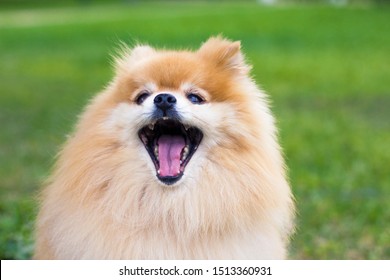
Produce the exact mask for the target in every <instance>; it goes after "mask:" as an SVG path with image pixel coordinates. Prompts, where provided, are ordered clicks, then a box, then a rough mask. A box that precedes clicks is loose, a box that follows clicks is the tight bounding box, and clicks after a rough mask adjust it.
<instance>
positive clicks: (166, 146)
mask: <svg viewBox="0 0 390 280" xmlns="http://www.w3.org/2000/svg"><path fill="white" fill-rule="evenodd" d="M184 146H185V141H184V138H183V137H181V136H178V135H162V136H161V137H160V138H159V139H158V158H159V160H160V170H159V171H160V173H159V175H160V176H163V177H165V176H177V175H178V174H179V173H180V154H181V151H182V150H183V148H184Z"/></svg>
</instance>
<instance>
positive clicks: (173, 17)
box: [0, 3, 390, 259]
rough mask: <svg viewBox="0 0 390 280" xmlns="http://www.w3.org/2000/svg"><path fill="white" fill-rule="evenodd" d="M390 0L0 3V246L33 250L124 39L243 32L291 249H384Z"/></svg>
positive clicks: (373, 253)
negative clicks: (287, 192)
mask: <svg viewBox="0 0 390 280" xmlns="http://www.w3.org/2000/svg"><path fill="white" fill-rule="evenodd" d="M389 18H390V10H389V8H386V7H382V8H381V9H379V8H375V7H366V8H364V7H346V8H339V9H337V8H331V7H325V6H311V7H310V6H301V7H293V6H289V7H287V6H286V7H272V8H271V7H263V6H259V5H256V4H248V3H247V4H241V5H239V4H220V5H217V4H189V3H187V4H165V5H163V4H137V5H135V4H134V5H112V6H81V7H67V8H60V7H56V8H51V9H49V8H39V9H38V8H36V9H32V10H12V9H7V10H4V11H0V123H1V133H0V178H1V179H0V188H1V189H0V230H1V232H0V257H1V258H17V259H23V258H29V257H30V256H31V252H32V248H33V246H32V228H33V224H34V217H35V214H36V210H37V204H36V201H35V197H36V194H37V191H38V189H39V187H40V185H41V183H42V181H43V180H44V178H45V177H46V176H47V175H48V174H49V171H50V167H51V165H52V164H53V158H54V156H55V154H56V152H57V151H58V149H59V147H60V145H61V143H63V141H64V140H65V137H66V134H68V133H69V132H70V131H71V129H72V126H73V124H74V122H75V121H76V118H77V115H78V114H79V113H80V111H81V110H82V108H83V106H84V105H85V104H86V102H87V100H88V99H89V98H90V97H91V96H92V95H93V94H94V93H96V92H97V91H99V90H100V89H102V88H103V87H104V85H106V84H107V83H108V81H109V80H110V78H111V77H112V70H111V65H110V63H111V59H110V54H112V53H113V52H114V51H115V49H116V47H117V46H118V42H119V41H125V42H128V43H134V42H137V41H141V42H148V43H150V44H153V45H155V46H158V47H183V48H197V47H198V46H199V44H200V43H201V42H202V41H204V40H205V39H206V38H207V37H208V36H210V35H215V34H220V33H222V34H224V35H225V36H227V37H229V38H231V39H235V40H241V41H242V45H243V49H244V52H245V53H246V54H247V57H248V60H249V61H250V62H251V63H252V64H253V65H254V69H253V75H254V77H255V78H256V80H257V81H258V82H259V83H260V84H261V85H262V87H263V88H264V89H266V90H267V91H268V92H269V93H270V96H271V99H272V104H273V111H274V113H275V115H276V117H277V120H278V124H279V127H280V138H281V143H282V145H283V147H284V152H285V155H286V158H287V163H288V166H289V169H290V178H291V185H292V187H293V191H294V194H295V196H296V200H297V207H298V213H299V215H298V219H297V232H296V235H295V236H294V239H293V241H292V246H291V247H292V248H291V257H292V258H297V259H389V258H390V226H389V221H390V207H389V202H390V172H389V171H390V170H389V166H390V165H389V162H390V109H389V108H390V89H389V79H390V63H389V54H390V36H389V35H388V30H389V29H390V21H389Z"/></svg>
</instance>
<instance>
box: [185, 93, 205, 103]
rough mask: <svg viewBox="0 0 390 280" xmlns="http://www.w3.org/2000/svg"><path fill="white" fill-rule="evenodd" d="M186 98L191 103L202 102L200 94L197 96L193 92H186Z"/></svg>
mask: <svg viewBox="0 0 390 280" xmlns="http://www.w3.org/2000/svg"><path fill="white" fill-rule="evenodd" d="M187 98H188V100H189V101H191V103H193V104H202V103H204V99H203V98H202V97H201V96H199V95H197V94H195V93H190V94H188V95H187Z"/></svg>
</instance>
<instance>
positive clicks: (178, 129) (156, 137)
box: [138, 117, 203, 185]
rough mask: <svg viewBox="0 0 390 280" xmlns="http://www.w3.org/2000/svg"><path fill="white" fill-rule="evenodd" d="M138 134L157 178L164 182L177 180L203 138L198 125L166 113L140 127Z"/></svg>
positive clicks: (172, 182)
mask: <svg viewBox="0 0 390 280" xmlns="http://www.w3.org/2000/svg"><path fill="white" fill-rule="evenodd" d="M138 135H139V137H140V139H141V141H142V143H143V144H144V146H145V148H146V150H147V151H148V153H149V156H150V158H151V159H152V162H153V163H154V166H155V168H156V172H157V178H158V179H159V180H160V181H161V182H163V183H165V184H167V185H172V184H174V183H176V182H177V181H179V180H180V178H181V177H182V176H183V173H184V170H185V167H186V166H187V164H188V163H189V161H190V160H191V157H192V156H193V155H194V153H195V151H196V150H197V149H198V147H199V144H200V142H201V140H202V138H203V133H202V132H201V131H200V130H199V129H198V128H196V127H193V126H187V125H184V124H182V123H181V122H179V121H177V120H174V119H170V118H166V117H164V118H161V119H159V120H157V121H154V122H152V123H150V124H149V125H147V126H145V127H143V128H141V129H140V130H139V132H138Z"/></svg>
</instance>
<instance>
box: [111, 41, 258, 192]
mask: <svg viewBox="0 0 390 280" xmlns="http://www.w3.org/2000/svg"><path fill="white" fill-rule="evenodd" d="M248 72H249V67H248V66H247V65H246V64H245V63H244V59H243V56H242V54H241V52H240V43H239V42H231V41H228V40H224V39H221V38H219V37H218V38H211V39H209V40H208V41H207V42H206V43H204V44H203V45H202V46H201V48H200V49H199V50H197V51H195V52H190V51H164V50H162V51H161V50H155V49H153V48H151V47H149V46H137V47H135V48H133V49H126V50H125V51H124V54H122V55H121V57H120V58H119V59H117V75H116V78H115V79H114V81H113V83H112V84H111V86H110V87H109V90H108V92H109V94H111V95H112V96H114V98H113V99H114V100H115V102H116V105H115V109H114V110H113V111H112V114H111V117H110V118H109V119H110V120H109V124H110V125H111V126H112V127H115V128H117V129H119V133H118V135H121V141H122V142H123V143H129V142H132V143H137V144H138V145H139V147H141V148H140V149H138V150H139V151H140V153H141V156H140V160H144V159H145V158H146V160H147V161H148V162H147V165H148V166H149V169H150V170H151V171H152V172H153V173H154V174H155V176H156V178H158V180H159V181H160V182H162V183H163V184H164V185H173V184H175V183H177V182H179V181H181V180H182V178H183V177H185V175H186V174H188V173H191V172H192V171H193V170H194V168H196V167H199V166H200V165H201V163H202V159H203V158H204V157H208V158H211V154H214V155H216V154H218V152H219V149H221V148H223V149H225V151H226V150H228V149H235V150H236V152H237V151H238V150H239V149H245V147H246V144H245V142H246V140H247V139H246V138H247V136H248V135H250V134H251V133H252V132H251V131H253V130H252V129H251V127H250V126H251V124H250V123H251V119H253V116H249V115H250V111H251V109H248V108H251V107H253V100H254V99H253V98H256V99H258V98H259V96H257V93H258V90H257V89H256V87H255V86H254V85H253V83H252V82H251V80H250V78H249V77H248ZM255 95H256V97H254V96H255ZM255 102H256V101H255ZM145 155H147V157H145ZM195 158H196V160H194V159H195ZM194 162H196V164H194ZM190 169H192V170H191V171H190Z"/></svg>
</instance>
